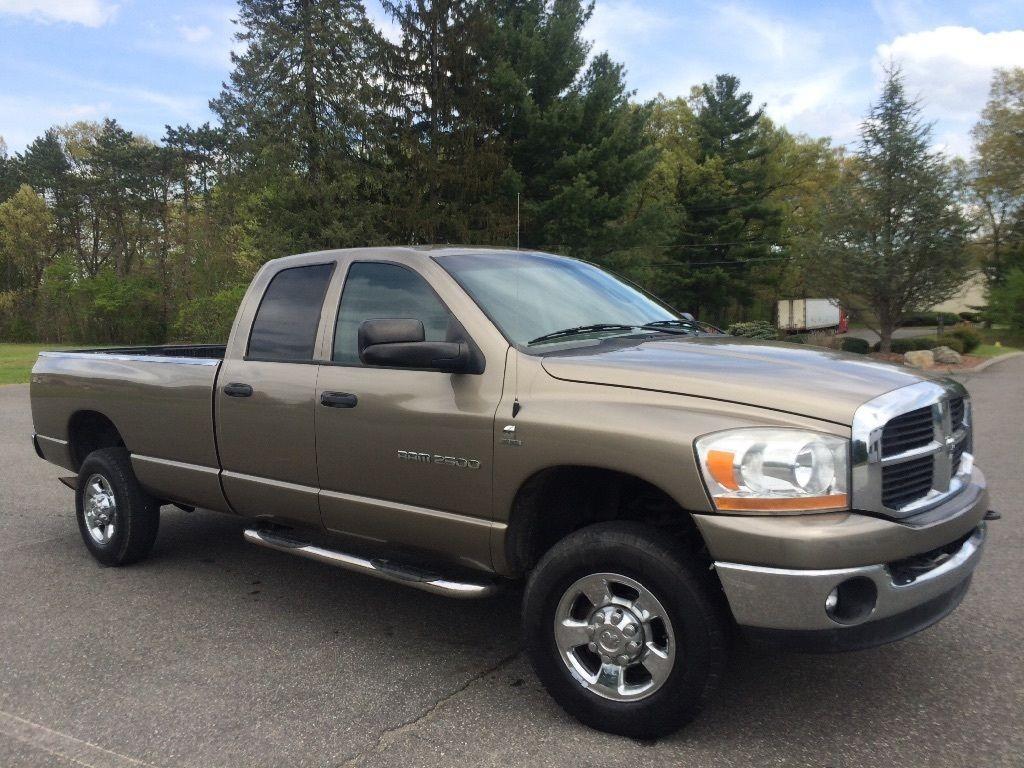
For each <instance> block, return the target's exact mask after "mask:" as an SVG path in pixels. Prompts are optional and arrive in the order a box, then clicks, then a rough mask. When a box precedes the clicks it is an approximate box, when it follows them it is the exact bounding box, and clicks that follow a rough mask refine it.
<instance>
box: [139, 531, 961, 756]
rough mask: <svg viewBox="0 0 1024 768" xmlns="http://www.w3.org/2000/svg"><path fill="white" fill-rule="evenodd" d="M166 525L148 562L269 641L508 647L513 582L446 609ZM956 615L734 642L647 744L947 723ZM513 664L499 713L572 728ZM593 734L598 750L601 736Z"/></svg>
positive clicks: (957, 652)
mask: <svg viewBox="0 0 1024 768" xmlns="http://www.w3.org/2000/svg"><path fill="white" fill-rule="evenodd" d="M165 519H166V524H165V525H164V526H163V528H162V530H161V535H160V539H159V542H158V550H157V552H156V553H155V560H154V561H153V562H152V567H159V568H161V569H166V570H171V571H175V572H187V574H188V577H189V578H190V579H193V580H194V579H201V580H202V581H203V582H204V583H203V584H202V586H201V587H200V588H201V589H202V590H203V591H204V592H206V593H207V594H208V595H210V597H209V600H210V602H212V603H223V604H225V605H227V604H229V603H230V601H231V600H232V598H235V597H239V598H240V599H241V600H243V601H244V602H245V610H246V611H247V612H248V615H251V616H252V618H253V620H255V621H258V622H259V626H260V631H261V634H262V635H263V636H264V637H266V639H267V640H266V641H267V642H268V643H269V642H274V640H273V639H274V638H277V640H276V642H278V643H286V642H291V641H290V640H288V638H303V642H306V643H311V644H315V643H322V644H333V643H338V644H340V645H341V646H344V647H345V652H352V653H363V654H369V655H370V656H371V658H369V659H367V661H368V663H369V664H371V665H372V664H373V663H376V661H385V660H386V659H387V658H393V657H405V658H408V659H417V658H422V659H423V663H433V661H432V660H436V659H447V660H448V661H451V660H453V659H454V660H457V666H458V667H459V669H465V670H466V671H467V672H469V673H470V674H472V673H473V671H474V670H475V671H476V672H477V673H479V672H480V671H481V670H488V669H493V668H494V667H495V665H496V664H498V663H499V662H500V661H501V660H502V659H507V658H508V657H510V656H514V655H516V654H517V653H519V651H520V632H519V607H520V600H521V592H520V590H519V589H517V588H515V587H513V588H510V589H509V590H507V591H505V592H502V593H500V594H499V595H497V596H495V597H493V598H489V599H486V600H481V601H453V600H451V599H450V598H446V597H440V596H435V595H430V594H426V593H423V592H419V591H416V590H411V589H404V588H402V587H400V586H398V585H394V584H390V583H387V582H382V581H378V580H375V579H373V578H370V577H367V576H362V575H358V574H352V573H349V572H346V571H342V570H338V569H334V568H331V567H329V566H327V565H323V564H320V563H315V562H310V561H308V560H304V559H301V558H297V557H291V556H288V555H285V554H282V553H277V552H272V551H269V550H265V549H262V548H259V547H254V546H252V545H249V544H246V543H245V542H244V541H243V539H242V535H241V532H242V529H243V527H244V524H243V522H242V521H240V520H238V519H235V518H232V517H230V516H224V515H216V514H214V513H206V512H197V513H195V514H193V515H185V514H183V513H178V512H173V513H170V514H165ZM218 592H219V593H220V594H218ZM965 607H966V606H962V607H961V608H960V609H959V611H958V612H957V613H954V614H953V615H952V616H951V617H949V618H948V619H947V620H946V621H945V622H943V623H942V624H940V625H938V626H937V627H934V628H932V629H930V630H927V631H926V632H924V633H923V634H921V635H919V636H917V637H914V638H910V639H908V640H904V641H902V642H900V643H897V644H894V645H889V646H885V647H881V648H877V649H871V650H866V651H859V652H854V653H846V654H835V655H805V654H794V653H786V652H782V651H774V650H767V649H764V648H761V647H759V646H755V645H750V644H747V643H745V642H744V641H742V640H739V641H738V642H737V643H736V645H735V647H734V649H733V653H732V658H731V661H730V666H729V669H728V672H727V673H726V676H725V678H724V679H723V681H722V684H721V687H720V690H719V691H718V693H717V694H716V695H715V696H714V698H713V700H712V702H711V704H710V706H709V707H708V709H707V711H706V712H705V713H704V714H703V715H702V716H701V717H700V718H698V720H697V721H696V722H695V723H693V724H692V725H690V726H688V727H687V728H685V729H684V730H682V731H680V732H679V733H678V734H676V735H674V736H672V737H669V738H667V739H662V740H661V741H659V742H657V743H658V744H663V745H671V744H676V745H678V746H680V747H682V746H684V745H685V746H693V745H694V744H698V743H699V744H701V745H703V746H704V747H707V746H715V745H717V746H718V747H721V748H726V747H728V748H735V747H737V745H740V744H743V743H744V740H748V741H747V742H746V743H747V744H748V746H749V745H750V744H757V743H761V744H764V745H770V744H784V743H785V744H790V743H794V742H802V743H804V744H805V745H806V748H807V749H808V750H812V752H811V753H812V754H814V755H817V756H821V755H822V754H823V753H822V749H827V747H826V746H824V745H827V744H828V743H831V742H832V741H834V740H835V739H837V738H847V737H845V736H843V734H848V735H849V734H851V733H855V734H859V736H850V738H856V739H865V738H867V735H868V734H871V733H881V732H891V731H892V728H893V727H894V725H893V721H894V718H895V719H896V720H897V721H899V720H901V719H903V718H908V717H909V718H916V717H920V716H922V715H923V716H927V717H928V718H929V719H930V721H932V722H956V721H957V720H958V719H961V718H962V717H963V714H964V713H963V704H964V702H963V700H962V699H958V698H957V697H954V696H948V695H944V694H945V692H946V690H947V685H948V686H949V689H955V688H956V686H958V685H960V684H961V682H962V681H963V682H966V681H965V678H966V677H968V676H969V674H970V673H969V671H968V670H967V669H966V668H965V665H964V664H963V660H964V656H965V654H966V653H967V651H966V650H965V649H966V648H968V647H970V643H971V642H972V639H971V637H970V636H971V635H972V633H971V632H970V628H969V626H968V627H965V626H964V625H965V624H968V622H966V621H965V620H964V617H963V616H962V615H961V616H959V617H958V613H962V612H963V611H964V609H965ZM364 638H373V639H375V640H377V641H379V640H386V644H385V645H381V644H380V643H379V642H373V643H369V642H366V643H364V642H363V639H364ZM373 657H377V658H373ZM517 669H518V670H519V671H518V672H517V675H518V676H520V677H521V678H524V679H525V682H526V685H523V684H522V683H523V679H517V680H516V682H515V683H514V686H515V687H508V688H507V689H506V690H507V693H505V694H503V696H504V697H506V698H507V701H508V704H509V705H510V706H512V707H513V708H515V709H519V708H522V716H523V718H524V719H532V720H537V719H538V718H540V719H541V721H542V722H543V723H544V725H543V726H542V727H544V728H545V729H554V730H557V729H562V728H566V727H568V728H573V729H575V728H579V726H578V725H576V724H575V723H574V722H572V721H571V720H569V719H568V718H567V717H566V716H565V715H564V714H562V713H561V711H560V710H559V709H558V707H557V706H556V705H555V704H554V703H553V702H552V701H551V700H550V699H548V698H547V697H546V696H545V695H544V694H543V693H542V692H541V691H540V687H539V683H538V682H537V681H536V679H535V678H533V676H532V673H530V672H529V670H528V665H526V664H521V665H518V664H517ZM367 674H369V672H368V673H367ZM961 727H964V726H963V725H961ZM588 733H589V732H588ZM593 735H594V737H595V739H597V740H598V742H600V741H601V740H602V739H605V738H610V737H606V736H603V735H598V734H593ZM749 740H753V741H749ZM824 764H827V763H824Z"/></svg>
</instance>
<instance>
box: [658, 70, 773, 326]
mask: <svg viewBox="0 0 1024 768" xmlns="http://www.w3.org/2000/svg"><path fill="white" fill-rule="evenodd" d="M752 101H753V97H752V95H751V94H750V93H749V92H741V91H740V84H739V80H738V79H737V78H736V77H734V76H733V75H718V76H717V77H716V78H715V81H714V83H706V84H704V85H703V86H701V87H700V88H699V89H698V91H697V95H696V98H695V99H694V104H695V110H694V112H695V119H694V124H693V126H694V129H695V132H696V142H695V144H696V146H695V148H694V149H695V156H694V161H695V162H694V163H693V164H692V165H690V166H689V167H687V168H684V169H683V170H684V171H685V172H683V173H680V175H679V178H678V179H677V186H676V205H677V226H678V231H677V233H676V236H675V237H674V238H673V242H672V243H671V245H670V247H669V249H668V252H667V256H668V258H670V259H671V260H672V261H673V262H674V263H675V264H676V265H678V268H677V269H676V270H675V272H674V274H675V290H674V291H673V294H674V295H673V298H674V299H675V300H676V301H677V302H678V303H679V305H680V306H685V307H687V308H688V309H690V310H691V311H693V312H696V313H702V314H704V315H705V316H707V317H709V319H712V320H717V321H721V320H723V319H724V318H725V316H726V314H727V311H728V309H729V308H730V307H731V306H734V305H739V306H744V305H749V304H750V302H751V300H752V298H753V283H752V282H751V280H750V279H749V278H750V265H751V263H758V262H764V261H766V260H767V259H770V258H773V257H777V256H778V254H779V247H780V240H781V226H782V210H781V207H780V206H779V204H778V203H777V202H776V201H775V200H773V199H772V192H773V187H772V183H771V177H770V164H769V161H768V159H769V156H770V155H771V153H772V150H773V148H774V144H775V142H776V140H777V136H776V135H775V133H774V129H773V127H772V126H771V125H770V123H769V122H768V121H767V119H766V118H765V117H764V110H763V108H758V109H752V106H751V105H752ZM691 265H692V266H691Z"/></svg>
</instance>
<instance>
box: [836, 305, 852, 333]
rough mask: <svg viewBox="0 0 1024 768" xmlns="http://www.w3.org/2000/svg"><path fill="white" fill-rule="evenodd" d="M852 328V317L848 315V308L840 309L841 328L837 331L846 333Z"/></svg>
mask: <svg viewBox="0 0 1024 768" xmlns="http://www.w3.org/2000/svg"><path fill="white" fill-rule="evenodd" d="M848 330H850V318H848V317H847V316H846V310H845V309H840V310H839V328H838V330H837V331H836V333H846V332H847V331H848Z"/></svg>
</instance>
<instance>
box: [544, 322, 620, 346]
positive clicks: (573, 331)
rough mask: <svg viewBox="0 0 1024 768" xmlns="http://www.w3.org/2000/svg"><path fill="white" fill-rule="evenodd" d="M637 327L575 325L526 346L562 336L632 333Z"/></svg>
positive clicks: (608, 324)
mask: <svg viewBox="0 0 1024 768" xmlns="http://www.w3.org/2000/svg"><path fill="white" fill-rule="evenodd" d="M636 327H637V326H635V325H625V324H623V323H594V324H593V325H577V326H576V327H575V328H563V329H562V330H560V331H552V332H551V333H545V334H544V335H543V336H538V337H537V338H536V339H531V340H530V341H528V342H527V344H540V343H541V342H542V341H549V340H551V339H560V338H562V337H563V336H579V335H580V334H582V333H595V332H598V331H632V330H633V329H634V328H636Z"/></svg>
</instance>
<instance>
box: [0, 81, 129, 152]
mask: <svg viewBox="0 0 1024 768" xmlns="http://www.w3.org/2000/svg"><path fill="white" fill-rule="evenodd" d="M111 106H112V105H111V103H110V102H109V101H99V102H95V103H81V102H71V103H67V104H60V103H55V102H54V101H53V100H51V99H46V98H41V97H38V96H9V95H3V94H0V126H6V127H5V128H4V129H0V134H3V138H4V139H5V140H6V141H7V148H8V151H10V152H21V151H22V150H24V149H25V147H27V146H28V145H29V144H31V143H32V142H33V141H34V140H35V139H36V138H38V137H39V136H41V135H42V132H43V131H45V130H46V128H48V127H50V126H51V125H63V124H64V123H73V122H76V121H78V120H99V119H101V118H103V117H104V116H105V115H108V114H110V111H111ZM26 115H31V119H30V120H28V121H26Z"/></svg>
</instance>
